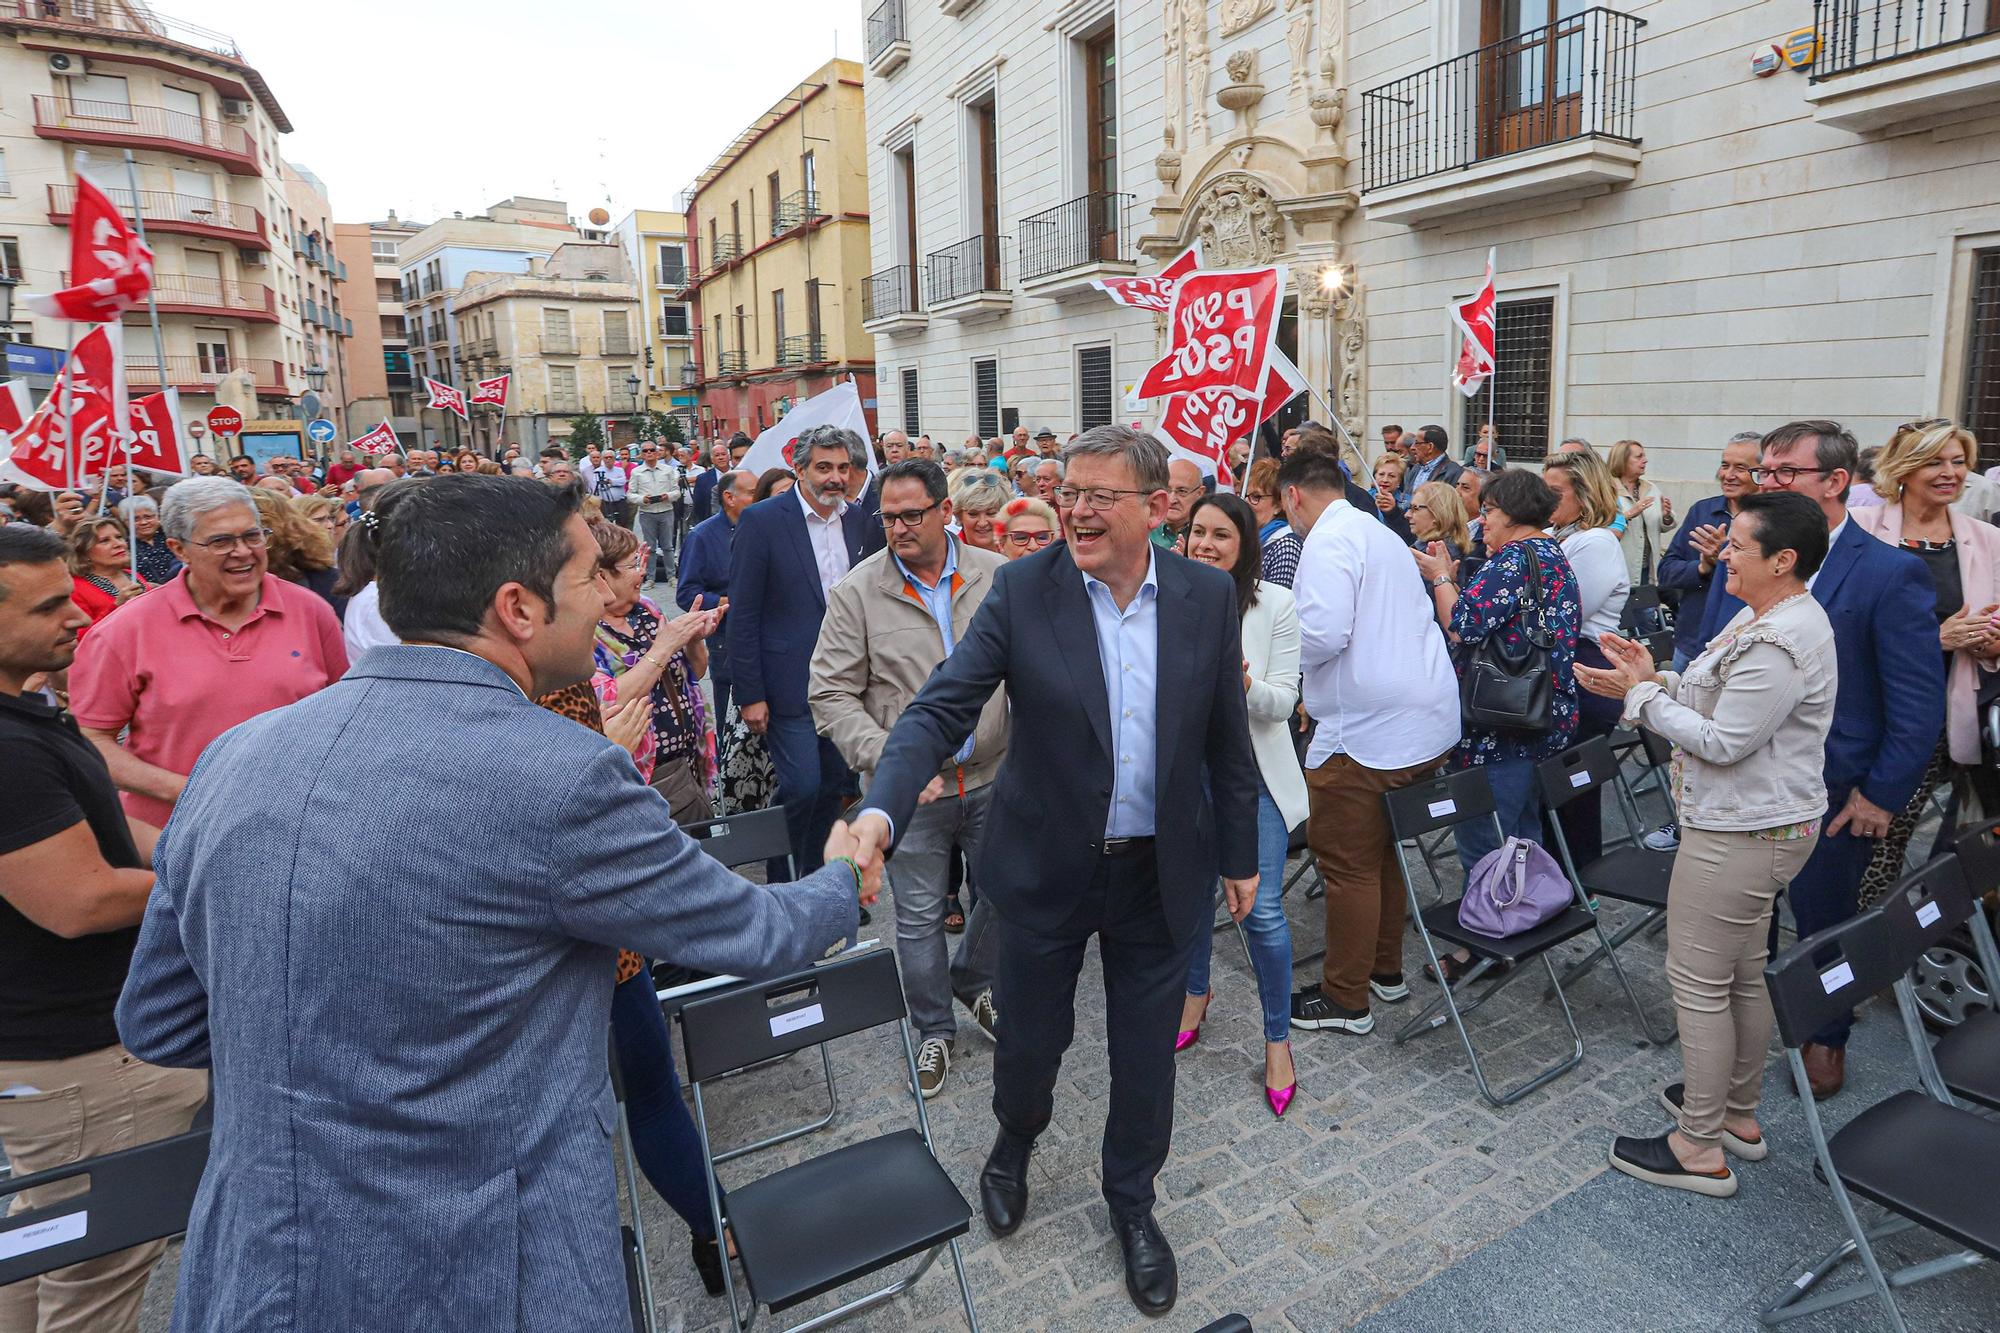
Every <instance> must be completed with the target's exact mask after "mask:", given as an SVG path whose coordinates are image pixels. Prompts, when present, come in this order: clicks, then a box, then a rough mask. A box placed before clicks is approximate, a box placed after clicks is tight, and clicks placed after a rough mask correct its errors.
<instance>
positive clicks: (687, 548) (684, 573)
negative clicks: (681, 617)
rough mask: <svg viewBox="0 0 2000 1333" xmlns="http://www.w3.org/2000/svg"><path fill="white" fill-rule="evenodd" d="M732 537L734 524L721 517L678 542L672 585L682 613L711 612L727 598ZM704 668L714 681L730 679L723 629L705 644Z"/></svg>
mask: <svg viewBox="0 0 2000 1333" xmlns="http://www.w3.org/2000/svg"><path fill="white" fill-rule="evenodd" d="M735 538H736V525H735V524H733V523H731V522H730V521H729V519H728V516H727V515H724V514H716V515H714V516H713V517H711V518H708V519H705V520H703V521H702V522H700V523H697V524H695V525H694V526H693V527H692V528H689V529H688V535H687V539H686V540H685V541H683V542H682V543H681V565H680V575H679V577H678V578H677V579H676V580H675V582H674V604H675V605H676V606H678V607H680V609H681V610H683V611H694V610H697V609H698V610H702V611H713V610H714V609H715V608H716V605H717V604H718V603H720V602H721V601H722V599H723V598H725V597H727V596H728V595H729V553H730V550H731V548H732V547H733V545H734V543H735ZM697 603H699V606H697ZM726 618H727V617H725V619H726ZM708 669H709V673H710V674H711V675H713V676H714V677H716V679H718V680H729V679H730V674H729V634H728V632H727V631H726V630H725V631H724V632H723V633H721V634H718V635H715V636H714V637H713V638H711V639H709V641H708Z"/></svg>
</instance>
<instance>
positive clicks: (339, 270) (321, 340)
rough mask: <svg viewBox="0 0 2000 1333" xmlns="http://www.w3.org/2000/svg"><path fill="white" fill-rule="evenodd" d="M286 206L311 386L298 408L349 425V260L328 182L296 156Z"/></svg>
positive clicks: (303, 353) (308, 414)
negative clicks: (344, 290) (337, 245)
mask: <svg viewBox="0 0 2000 1333" xmlns="http://www.w3.org/2000/svg"><path fill="white" fill-rule="evenodd" d="M285 208H286V213H285V223H286V231H287V234H288V238H289V241H290V245H291V251H292V265H293V281H294V282H295V283H296V284H297V290H298V294H299V310H298V313H299V345H300V355H301V356H302V357H303V358H304V363H305V375H306V381H307V383H308V384H309V385H310V386H311V387H310V388H309V389H308V390H307V392H306V393H305V394H304V395H302V396H301V398H300V402H299V410H300V414H301V415H302V416H305V417H308V418H311V417H326V418H327V419H328V420H330V421H332V422H333V423H334V425H335V426H336V427H338V428H339V429H341V430H346V429H347V427H348V420H347V403H348V394H349V383H348V362H347V344H348V340H349V339H350V338H352V337H353V336H354V321H353V319H352V318H350V317H349V316H348V315H346V314H345V313H344V312H343V310H342V306H343V304H344V302H343V301H342V300H341V295H340V286H341V283H342V282H343V281H345V280H346V277H347V265H346V263H345V261H343V260H342V259H341V258H340V257H339V255H337V254H336V253H335V252H334V244H333V206H332V204H331V203H330V202H329V201H328V200H327V196H326V186H325V184H324V183H322V182H321V181H320V179H319V177H317V176H315V175H313V173H312V171H311V170H310V169H309V168H306V167H302V166H300V165H298V164H297V163H295V162H287V163H285ZM356 433H358V432H356Z"/></svg>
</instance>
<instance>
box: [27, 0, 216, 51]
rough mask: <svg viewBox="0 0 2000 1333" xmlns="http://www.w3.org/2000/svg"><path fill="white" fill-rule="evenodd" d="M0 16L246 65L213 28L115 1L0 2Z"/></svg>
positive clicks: (36, 0) (138, 5)
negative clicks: (147, 41) (166, 45)
mask: <svg viewBox="0 0 2000 1333" xmlns="http://www.w3.org/2000/svg"><path fill="white" fill-rule="evenodd" d="M0 15H4V16H5V17H7V18H11V19H16V20H26V21H32V22H40V23H50V24H60V25H62V26H64V27H72V28H94V29H97V30H99V31H102V32H120V33H129V34H131V35H133V36H139V37H150V38H152V39H154V40H156V41H162V42H172V43H173V44H174V45H176V46H185V47H189V48H191V49H193V50H196V51H205V52H207V53H208V54H210V55H217V56H223V57H225V58H227V59H230V60H234V61H235V62H237V63H238V64H242V63H243V52H242V50H241V49H240V48H239V47H238V46H237V45H236V39H235V38H233V37H230V36H228V35H227V34H225V33H220V32H216V31H215V30H214V29H213V28H204V27H201V26H200V25H198V24H194V23H185V22H182V21H181V20H180V19H176V18H168V17H167V16H166V15H164V14H159V13H155V12H154V11H153V10H152V8H151V7H150V6H147V5H143V4H123V3H114V2H113V0H0Z"/></svg>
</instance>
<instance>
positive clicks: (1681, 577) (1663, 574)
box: [1658, 495, 1743, 657]
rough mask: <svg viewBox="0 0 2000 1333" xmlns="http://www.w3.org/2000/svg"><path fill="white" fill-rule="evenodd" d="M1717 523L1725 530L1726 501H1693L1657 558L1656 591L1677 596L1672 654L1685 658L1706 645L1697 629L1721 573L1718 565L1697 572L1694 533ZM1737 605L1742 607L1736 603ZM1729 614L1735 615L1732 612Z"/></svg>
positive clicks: (1716, 497) (1703, 620)
mask: <svg viewBox="0 0 2000 1333" xmlns="http://www.w3.org/2000/svg"><path fill="white" fill-rule="evenodd" d="M1717 523H1720V524H1721V525H1722V526H1723V527H1724V528H1727V527H1728V526H1729V501H1728V500H1727V499H1725V498H1724V497H1722V496H1720V495H1710V496H1706V497H1704V498H1703V499H1700V500H1696V501H1695V502H1694V503H1693V504H1691V505H1689V506H1688V509H1687V512H1686V513H1685V514H1683V515H1681V525H1680V526H1679V527H1678V528H1676V529H1674V539H1673V540H1672V541H1670V542H1668V543H1667V549H1666V551H1665V552H1664V553H1662V554H1661V556H1660V572H1659V576H1658V582H1659V585H1660V587H1661V588H1662V589H1672V590H1674V591H1677V592H1679V593H1680V595H1681V604H1680V605H1679V606H1677V607H1675V608H1674V651H1675V652H1677V653H1686V654H1687V655H1688V656H1689V657H1693V656H1694V655H1695V654H1696V653H1698V652H1700V651H1701V650H1702V648H1703V647H1704V646H1706V645H1707V643H1708V640H1707V639H1704V638H1702V637H1701V627H1702V626H1703V625H1704V624H1706V623H1707V621H1708V590H1709V588H1710V586H1711V585H1712V584H1714V582H1715V577H1716V575H1718V574H1720V573H1721V572H1722V566H1721V565H1717V566H1716V567H1715V568H1713V569H1711V570H1709V571H1708V573H1706V574H1704V573H1702V572H1701V552H1699V551H1697V550H1695V549H1694V541H1693V537H1694V532H1695V530H1696V529H1697V528H1705V527H1710V526H1712V525H1714V524H1717ZM1737 605H1738V606H1741V605H1743V604H1742V603H1741V602H1738V603H1737ZM1730 614H1731V615H1735V614H1736V613H1735V612H1734V611H1732V612H1730ZM1725 623H1726V622H1725Z"/></svg>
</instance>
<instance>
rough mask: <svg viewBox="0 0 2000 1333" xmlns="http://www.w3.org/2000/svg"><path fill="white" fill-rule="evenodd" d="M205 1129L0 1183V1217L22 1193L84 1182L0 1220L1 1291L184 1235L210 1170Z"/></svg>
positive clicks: (11, 1178)
mask: <svg viewBox="0 0 2000 1333" xmlns="http://www.w3.org/2000/svg"><path fill="white" fill-rule="evenodd" d="M208 1136H209V1131H208V1130H207V1129H197V1130H192V1131H190V1132H188V1133H186V1134H180V1135H176V1136H175V1137H173V1138H170V1139H160V1140H158V1141H156V1142H153V1143H142V1144H140V1145H139V1146H138V1147H136V1148H127V1149H125V1150H124V1151H122V1152H114V1153H106V1154H105V1155H104V1156H102V1157H91V1158H86V1159H85V1160H83V1161H81V1162H71V1163H70V1164H69V1165H68V1166H58V1167H53V1168H51V1169H50V1170H47V1171H37V1172H36V1173H35V1174H33V1175H31V1176H13V1177H9V1178H8V1179H5V1180H0V1214H5V1213H6V1209H7V1204H8V1201H9V1200H11V1199H12V1198H13V1197H14V1196H15V1195H17V1194H20V1193H22V1192H23V1191H25V1190H34V1189H42V1188H44V1187H46V1186H49V1185H54V1184H58V1183H60V1182H62V1181H65V1180H75V1179H78V1178H79V1177H87V1178H88V1180H89V1184H88V1187H87V1188H85V1189H84V1190H83V1191H82V1192H81V1193H79V1194H73V1195H70V1196H69V1197H67V1198H63V1199H58V1200H56V1201H55V1202H53V1203H47V1204H43V1205H40V1206H38V1207H34V1208H29V1209H26V1210H25V1211H23V1212H18V1213H14V1214H12V1215H11V1216H0V1255H4V1256H5V1257H4V1258H0V1287H4V1286H6V1285H7V1284H8V1283H10V1282H21V1281H25V1280H26V1279H28V1278H31V1277H40V1276H41V1275H42V1274H44V1273H49V1272H53V1271H54V1270H56V1269H58V1268H67V1267H69V1265H71V1264H80V1263H82V1262H83V1261H84V1260H86V1259H100V1258H103V1257H104V1256H105V1255H107V1254H116V1253H118V1252H119V1251H120V1250H129V1249H131V1248H132V1247H133V1246H134V1245H144V1244H146V1243H147V1242H148V1241H155V1240H165V1239H167V1238H168V1237H169V1236H178V1235H180V1234H181V1233H182V1232H183V1231H186V1230H187V1225H188V1216H189V1214H191V1213H192V1212H193V1211H194V1196H195V1191H196V1190H197V1189H198V1188H200V1186H201V1173H202V1172H203V1171H204V1170H205V1169H206V1168H207V1166H208Z"/></svg>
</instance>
